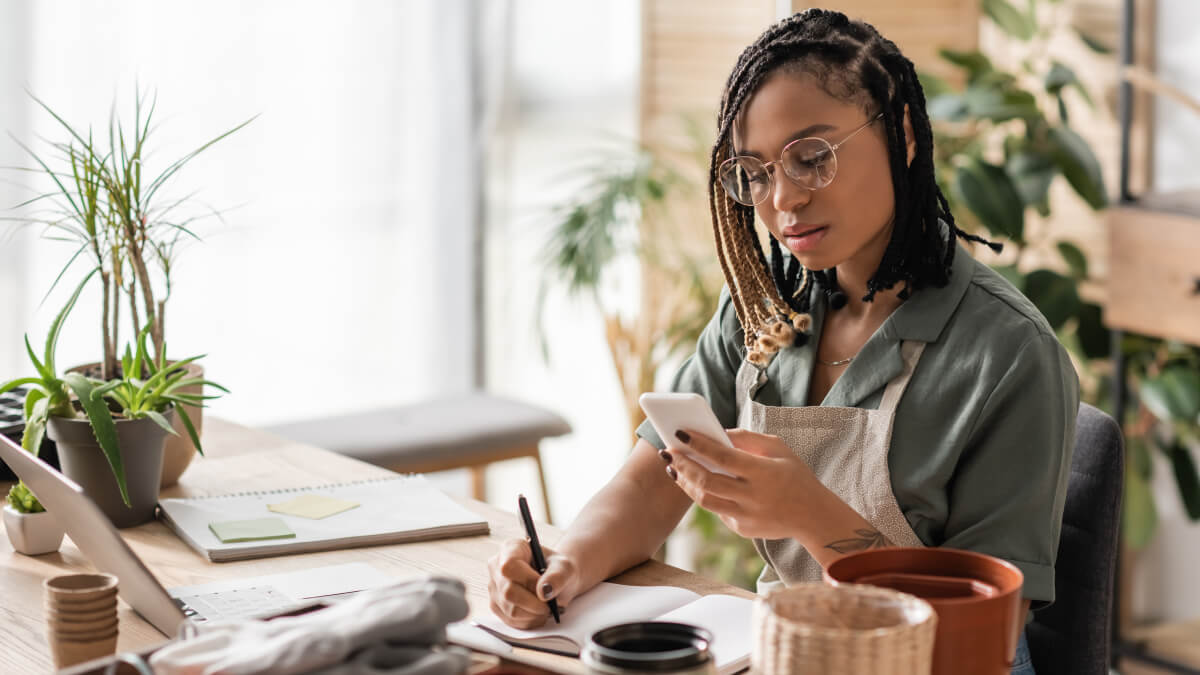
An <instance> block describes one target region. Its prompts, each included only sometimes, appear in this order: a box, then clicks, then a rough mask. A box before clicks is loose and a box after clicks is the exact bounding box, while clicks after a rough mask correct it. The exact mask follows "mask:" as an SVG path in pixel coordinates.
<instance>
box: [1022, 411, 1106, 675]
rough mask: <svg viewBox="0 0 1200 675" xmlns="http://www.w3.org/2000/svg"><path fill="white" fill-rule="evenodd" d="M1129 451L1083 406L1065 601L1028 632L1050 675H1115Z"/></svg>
mask: <svg viewBox="0 0 1200 675" xmlns="http://www.w3.org/2000/svg"><path fill="white" fill-rule="evenodd" d="M1124 480H1125V448H1124V444H1123V441H1122V437H1121V428H1120V427H1119V426H1117V423H1116V422H1115V421H1113V419H1112V418H1111V417H1109V416H1108V415H1106V414H1105V413H1103V412H1101V411H1099V410H1097V409H1095V408H1093V407H1092V406H1090V405H1087V404H1083V405H1081V406H1079V418H1078V422H1077V423H1076V427H1075V453H1074V457H1073V459H1072V460H1071V479H1070V482H1069V483H1068V487H1067V505H1066V510H1065V511H1064V513H1063V528H1062V539H1061V541H1060V542H1059V545H1058V564H1057V565H1056V566H1055V571H1054V578H1055V586H1056V587H1057V589H1058V600H1057V601H1056V602H1055V603H1054V605H1052V606H1050V607H1047V608H1046V609H1043V610H1040V611H1038V612H1035V613H1034V618H1033V621H1032V622H1031V623H1030V624H1029V625H1028V626H1027V627H1026V632H1027V633H1028V635H1029V650H1030V652H1031V653H1032V654H1033V663H1034V665H1036V666H1037V669H1038V671H1040V672H1043V673H1072V674H1073V675H1093V674H1094V675H1103V674H1104V673H1107V672H1108V664H1109V649H1110V642H1111V638H1112V635H1111V628H1112V599H1113V587H1114V583H1115V581H1114V579H1115V572H1116V557H1117V545H1118V544H1117V541H1118V540H1117V533H1118V528H1120V526H1121V494H1122V490H1123V486H1124Z"/></svg>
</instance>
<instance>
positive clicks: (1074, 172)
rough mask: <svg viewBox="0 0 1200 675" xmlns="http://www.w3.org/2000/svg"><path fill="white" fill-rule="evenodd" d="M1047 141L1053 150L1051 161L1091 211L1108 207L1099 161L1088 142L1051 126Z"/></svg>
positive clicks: (1075, 134) (1058, 127)
mask: <svg viewBox="0 0 1200 675" xmlns="http://www.w3.org/2000/svg"><path fill="white" fill-rule="evenodd" d="M1050 141H1051V143H1052V144H1053V147H1054V161H1055V162H1057V163H1058V167H1059V169H1060V170H1061V171H1062V173H1063V175H1064V176H1066V178H1067V182H1069V183H1070V184H1071V187H1073V188H1075V192H1077V193H1079V196H1080V197H1083V199H1084V201H1086V202H1087V203H1088V205H1089V206H1091V207H1092V208H1093V209H1102V208H1104V207H1105V206H1107V205H1108V194H1107V193H1106V192H1105V190H1104V176H1103V175H1102V174H1101V173H1100V162H1099V161H1097V160H1096V155H1094V154H1093V153H1092V149H1091V147H1089V146H1088V144H1087V141H1085V140H1083V138H1081V137H1080V136H1079V134H1077V133H1075V132H1074V131H1072V130H1071V129H1070V128H1068V127H1065V126H1057V127H1051V129H1050Z"/></svg>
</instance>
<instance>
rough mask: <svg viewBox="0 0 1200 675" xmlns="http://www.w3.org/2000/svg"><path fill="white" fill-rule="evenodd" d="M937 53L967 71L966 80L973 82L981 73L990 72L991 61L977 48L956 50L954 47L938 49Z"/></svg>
mask: <svg viewBox="0 0 1200 675" xmlns="http://www.w3.org/2000/svg"><path fill="white" fill-rule="evenodd" d="M938 54H939V55H940V56H941V57H942V58H943V59H945V60H947V61H949V62H950V63H953V64H954V65H956V66H958V67H959V68H962V69H964V70H966V71H967V82H973V81H974V80H976V79H977V78H979V77H980V76H981V75H983V74H985V73H989V72H992V70H993V68H992V62H991V61H990V60H988V57H986V56H984V54H983V52H981V51H979V50H978V49H972V50H970V51H965V52H964V51H957V50H954V49H939V50H938Z"/></svg>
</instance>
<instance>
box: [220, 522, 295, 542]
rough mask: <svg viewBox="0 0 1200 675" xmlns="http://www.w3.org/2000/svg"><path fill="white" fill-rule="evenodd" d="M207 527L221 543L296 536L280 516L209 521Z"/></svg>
mask: <svg viewBox="0 0 1200 675" xmlns="http://www.w3.org/2000/svg"><path fill="white" fill-rule="evenodd" d="M208 529H210V530H212V533H213V534H215V535H217V539H220V540H221V542H222V543H225V544H229V543H233V542H236V541H258V540H260V539H290V538H292V537H295V536H296V533H295V532H292V528H290V527H288V524H287V523H285V522H283V519H282V518H253V519H251V520H226V521H224V522H220V523H209V524H208Z"/></svg>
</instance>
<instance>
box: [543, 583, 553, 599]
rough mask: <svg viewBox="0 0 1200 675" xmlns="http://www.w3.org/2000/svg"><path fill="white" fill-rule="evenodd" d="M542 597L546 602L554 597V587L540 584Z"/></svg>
mask: <svg viewBox="0 0 1200 675" xmlns="http://www.w3.org/2000/svg"><path fill="white" fill-rule="evenodd" d="M542 597H543V598H544V599H546V600H549V599H550V598H553V597H554V587H553V586H551V585H550V584H542Z"/></svg>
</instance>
